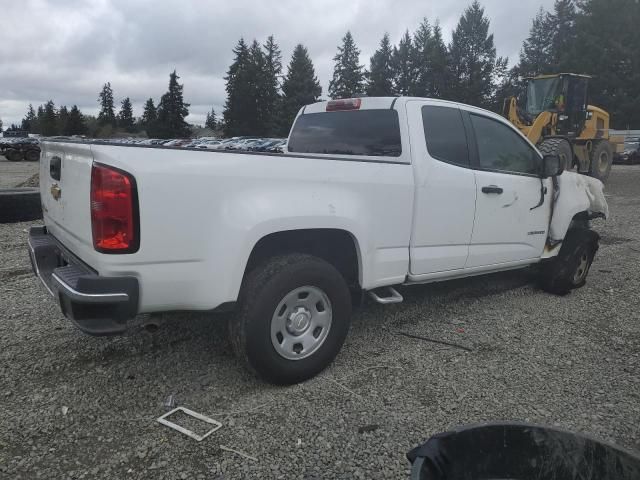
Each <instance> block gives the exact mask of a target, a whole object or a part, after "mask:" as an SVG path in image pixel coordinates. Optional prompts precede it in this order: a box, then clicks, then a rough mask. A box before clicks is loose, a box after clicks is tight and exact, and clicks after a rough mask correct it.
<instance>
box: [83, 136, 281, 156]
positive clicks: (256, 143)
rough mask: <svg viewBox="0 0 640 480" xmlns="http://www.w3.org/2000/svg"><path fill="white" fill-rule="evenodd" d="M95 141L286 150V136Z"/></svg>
mask: <svg viewBox="0 0 640 480" xmlns="http://www.w3.org/2000/svg"><path fill="white" fill-rule="evenodd" d="M95 142H105V143H118V144H121V145H157V146H163V147H180V148H196V149H204V150H240V151H253V152H271V153H282V152H284V149H285V146H286V144H287V139H286V138H259V137H233V138H216V137H202V138H197V139H191V138H187V139H169V140H162V139H159V138H144V139H140V138H122V139H108V140H107V139H105V140H95Z"/></svg>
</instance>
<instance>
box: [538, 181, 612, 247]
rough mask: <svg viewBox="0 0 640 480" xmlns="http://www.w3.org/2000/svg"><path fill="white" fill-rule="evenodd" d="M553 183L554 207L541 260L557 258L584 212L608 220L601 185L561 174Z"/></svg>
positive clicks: (602, 185)
mask: <svg viewBox="0 0 640 480" xmlns="http://www.w3.org/2000/svg"><path fill="white" fill-rule="evenodd" d="M556 180H557V181H556V182H555V193H554V199H555V200H554V207H553V214H552V217H551V223H550V225H549V237H548V239H547V246H548V248H547V249H545V254H544V255H543V257H552V256H554V255H557V253H558V251H559V250H560V248H559V247H560V244H561V242H562V240H563V239H564V237H565V235H566V234H567V231H568V230H569V227H570V226H571V222H572V221H573V218H574V217H575V216H576V215H577V214H579V213H582V212H586V213H587V214H588V215H589V217H590V218H595V217H603V218H607V217H608V216H609V206H608V205H607V200H606V199H605V196H604V184H603V183H602V182H601V181H600V180H598V179H596V178H592V177H588V176H586V175H580V174H578V173H575V172H564V173H563V174H562V175H560V176H559V177H557V179H556Z"/></svg>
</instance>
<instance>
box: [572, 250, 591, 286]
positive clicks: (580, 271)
mask: <svg viewBox="0 0 640 480" xmlns="http://www.w3.org/2000/svg"><path fill="white" fill-rule="evenodd" d="M588 271H589V257H588V255H587V254H586V253H584V254H583V255H582V256H581V257H580V263H579V264H578V268H577V269H576V273H575V274H574V275H573V283H574V284H575V285H577V284H579V283H580V282H581V281H582V280H584V279H585V277H586V276H587V272H588Z"/></svg>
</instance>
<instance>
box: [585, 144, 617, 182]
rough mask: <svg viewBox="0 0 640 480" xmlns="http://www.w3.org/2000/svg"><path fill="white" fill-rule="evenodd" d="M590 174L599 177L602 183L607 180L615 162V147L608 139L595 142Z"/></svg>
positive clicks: (591, 156)
mask: <svg viewBox="0 0 640 480" xmlns="http://www.w3.org/2000/svg"><path fill="white" fill-rule="evenodd" d="M590 160H591V163H590V165H589V176H591V177H593V178H597V179H598V180H600V181H601V182H602V183H604V182H606V181H607V178H609V174H610V173H611V165H612V164H613V148H612V147H611V144H610V143H609V142H608V141H607V140H600V141H598V142H594V143H593V149H592V150H591V155H590Z"/></svg>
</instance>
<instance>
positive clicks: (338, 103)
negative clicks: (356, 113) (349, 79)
mask: <svg viewBox="0 0 640 480" xmlns="http://www.w3.org/2000/svg"><path fill="white" fill-rule="evenodd" d="M360 105H362V99H361V98H345V99H342V100H331V101H329V103H327V112H339V111H343V110H359V109H360Z"/></svg>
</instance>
